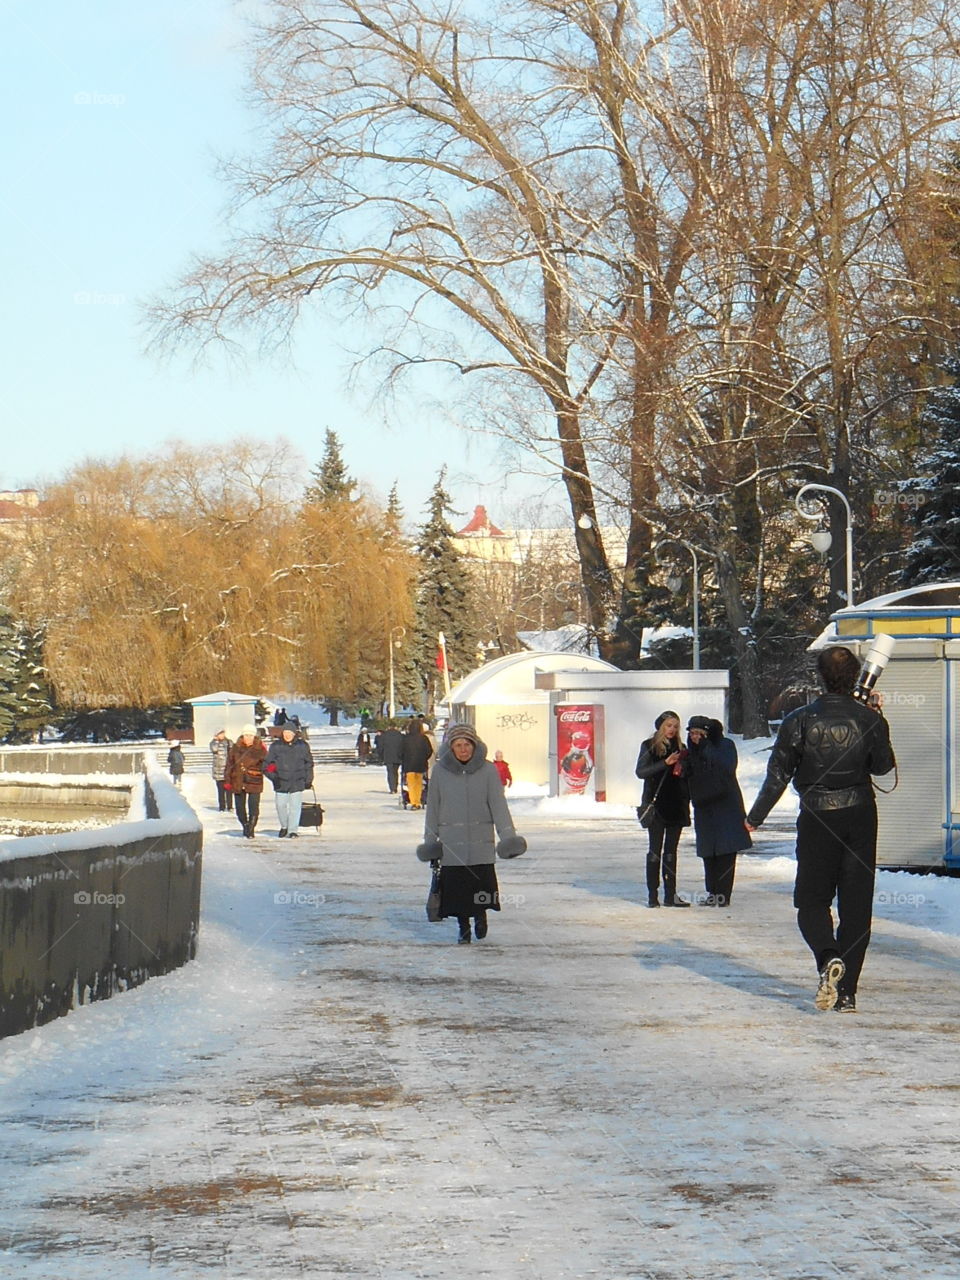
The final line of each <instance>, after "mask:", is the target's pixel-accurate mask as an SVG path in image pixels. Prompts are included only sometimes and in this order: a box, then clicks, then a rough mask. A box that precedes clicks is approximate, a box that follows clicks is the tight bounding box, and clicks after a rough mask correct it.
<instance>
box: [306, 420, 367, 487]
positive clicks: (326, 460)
mask: <svg viewBox="0 0 960 1280" xmlns="http://www.w3.org/2000/svg"><path fill="white" fill-rule="evenodd" d="M310 475H311V483H310V484H309V485H308V486H307V491H306V493H305V494H304V495H303V496H304V501H305V502H315V503H320V504H326V505H329V504H330V503H334V502H350V501H351V497H352V493H353V490H354V488H355V486H356V481H355V480H354V479H353V477H352V476H350V475H348V474H347V468H346V465H345V464H344V461H343V453H342V451H341V447H340V437H339V436H338V435H337V433H336V432H335V431H331V430H330V428H329V427H328V428H327V433H326V436H325V438H324V447H323V457H322V458H321V459H320V462H319V463H318V464H317V466H315V467H314V469H313V471H311V473H310Z"/></svg>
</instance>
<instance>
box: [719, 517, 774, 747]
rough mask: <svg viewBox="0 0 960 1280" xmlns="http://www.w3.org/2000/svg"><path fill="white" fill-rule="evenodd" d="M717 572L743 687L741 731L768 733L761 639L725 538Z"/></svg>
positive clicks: (736, 671) (735, 674) (751, 735)
mask: <svg viewBox="0 0 960 1280" xmlns="http://www.w3.org/2000/svg"><path fill="white" fill-rule="evenodd" d="M716 573H717V586H718V588H719V591H720V599H721V600H722V601H723V609H724V614H725V615H726V619H727V626H728V629H729V632H730V638H731V640H732V642H733V650H734V654H735V655H736V666H735V669H734V671H733V678H734V679H735V680H736V682H737V684H738V686H739V689H740V703H741V707H742V709H743V723H742V724H741V726H740V732H741V733H742V734H743V736H744V737H745V738H762V737H766V735H767V734H768V733H769V732H770V726H769V724H768V723H767V714H766V703H765V700H764V697H763V689H762V685H761V680H760V655H759V652H758V650H757V640H756V636H755V635H754V633H753V627H752V625H751V623H750V616H749V614H748V613H747V610H746V609H745V608H744V604H743V595H742V593H741V590H740V579H739V575H738V573H737V565H736V560H735V558H734V556H733V554H732V551H731V549H730V547H729V545H728V544H727V542H726V540H725V539H724V540H723V541H721V544H720V547H719V549H718V551H717V558H716Z"/></svg>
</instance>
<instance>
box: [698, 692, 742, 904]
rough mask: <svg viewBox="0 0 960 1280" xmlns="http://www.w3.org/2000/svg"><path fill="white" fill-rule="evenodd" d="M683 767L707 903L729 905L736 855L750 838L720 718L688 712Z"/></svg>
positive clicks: (733, 757) (732, 747)
mask: <svg viewBox="0 0 960 1280" xmlns="http://www.w3.org/2000/svg"><path fill="white" fill-rule="evenodd" d="M687 750H688V755H687V758H686V760H685V761H684V770H685V775H686V779H687V787H688V789H689V792H690V800H691V802H692V804H693V827H694V831H695V832H696V836H697V857H698V858H702V859H703V881H704V887H705V888H706V891H707V896H706V899H705V902H706V905H707V906H708V907H728V906H729V905H730V898H731V896H732V894H733V881H734V877H735V875H736V871H737V854H738V853H740V852H741V850H743V849H749V848H750V847H751V846H752V844H753V841H752V840H751V839H750V833H749V832H748V831H747V828H746V826H745V825H744V824H745V821H746V810H745V809H744V806H743V796H742V795H741V794H740V784H739V783H738V782H737V748H736V746H735V745H734V743H733V742H732V741H731V740H730V738H725V737H724V736H723V725H722V724H721V723H720V721H719V720H711V719H709V718H708V717H707V716H691V718H690V721H689V723H688V724H687Z"/></svg>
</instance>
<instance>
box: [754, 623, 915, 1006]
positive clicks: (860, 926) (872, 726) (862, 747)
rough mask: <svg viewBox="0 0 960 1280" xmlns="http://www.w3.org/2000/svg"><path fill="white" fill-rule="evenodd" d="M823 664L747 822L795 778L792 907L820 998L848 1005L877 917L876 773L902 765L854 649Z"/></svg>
mask: <svg viewBox="0 0 960 1280" xmlns="http://www.w3.org/2000/svg"><path fill="white" fill-rule="evenodd" d="M817 670H818V671H819V673H820V678H821V679H822V681H823V683H824V686H825V688H826V693H824V694H823V695H822V696H821V697H819V698H817V700H816V701H815V702H811V703H810V705H809V706H806V707H801V708H800V709H799V710H797V711H794V712H791V714H790V715H788V716H787V717H786V718H785V719H784V721H783V723H782V724H781V726H780V732H779V733H778V734H777V740H776V742H775V743H774V745H773V751H772V752H771V755H770V763H769V765H768V766H767V776H766V778H765V780H764V783H763V786H762V788H761V789H760V794H759V795H758V796H757V798H756V800H755V801H754V804H753V807H752V808H751V810H750V812H749V813H748V814H747V823H746V825H747V830H748V831H754V830H756V828H757V827H759V826H760V824H761V823H762V822H763V821H764V819H765V818H766V816H767V814H768V813H769V812H770V810H771V809H772V808H773V806H774V805H775V804H776V803H777V801H778V800H779V799H780V797H781V795H783V792H784V789H785V788H786V786H787V783H788V782H790V780H791V779H792V780H793V785H794V787H795V788H796V790H797V791H798V792H799V795H800V814H799V817H798V818H797V880H796V886H795V888H794V895H793V905H794V906H795V907H796V909H797V925H798V927H799V929H800V932H801V934H802V935H803V939H804V941H805V942H806V944H807V946H808V947H809V948H810V950H811V951H812V952H813V954H814V958H815V959H816V962H817V970H818V973H819V986H818V988H817V994H816V997H815V1000H814V1003H815V1004H816V1006H817V1008H818V1009H834V1008H836V1009H839V1010H845V1011H852V1010H854V1009H855V1008H856V996H857V982H858V981H859V978H860V970H861V969H862V968H863V961H864V957H865V956H866V953H867V945H868V943H869V942H870V923H871V919H872V915H873V883H874V876H875V873H876V865H877V805H876V801H875V799H874V794H873V783H872V782H871V774H878V775H879V774H884V773H889V772H890V770H891V769H893V768H894V767H895V765H896V761H895V759H894V756H893V748H892V747H891V745H890V729H889V726H888V725H887V722H886V720H885V719H884V717H883V715H882V713H881V710H880V705H881V702H882V700H881V699H879V698H878V700H877V702H876V704H874V705H870V706H868V705H867V704H866V703H864V702H860V701H858V700H857V699H856V698H854V697H853V696H852V695H853V690H854V687H855V685H856V682H857V676H858V675H859V673H860V663H859V661H858V660H857V658H856V657H855V655H854V654H853V653H851V652H850V650H849V649H847V648H845V647H844V646H843V645H835V646H833V647H832V648H830V649H823V650H821V652H820V654H819V655H818V657H817ZM875 696H876V695H875ZM834 897H836V899H837V915H838V917H839V924H838V926H837V931H836V934H834V928H833V916H832V914H831V905H832V903H833V899H834Z"/></svg>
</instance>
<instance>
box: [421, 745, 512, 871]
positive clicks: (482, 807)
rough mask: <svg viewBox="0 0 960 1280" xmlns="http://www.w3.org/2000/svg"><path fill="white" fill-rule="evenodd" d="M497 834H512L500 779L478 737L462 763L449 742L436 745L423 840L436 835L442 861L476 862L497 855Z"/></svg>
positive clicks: (467, 864)
mask: <svg viewBox="0 0 960 1280" xmlns="http://www.w3.org/2000/svg"><path fill="white" fill-rule="evenodd" d="M495 830H496V835H498V836H499V837H500V839H501V840H503V839H506V838H508V837H512V836H515V835H516V830H515V828H514V825H513V818H512V817H511V816H510V810H509V808H508V807H507V801H506V799H505V797H504V794H503V783H502V782H501V781H500V775H499V774H498V773H497V771H496V769H495V768H494V767H493V765H492V764H491V763H490V761H489V760H487V748H486V746H485V745H484V744H483V743H482V742H478V743H477V744H476V746H475V747H474V751H473V755H472V756H471V757H470V759H469V760H468V761H467V763H466V764H461V763H460V761H459V760H458V759H457V757H456V756H455V755H454V754H453V752H452V751H451V749H450V747H449V746H448V745H446V744H445V745H444V746H442V747H441V748H440V751H439V752H438V754H437V764H436V767H435V769H434V770H433V773H432V774H431V775H430V787H429V790H428V791H427V809H426V815H425V820H424V837H423V838H424V843H425V844H432V843H433V842H435V841H437V840H439V841H440V844H441V845H442V847H443V856H442V858H441V859H440V862H441V865H442V866H444V867H476V866H480V865H481V864H483V863H490V862H493V861H494V860H495V857H496V853H495V850H496V836H495V835H494V831H495Z"/></svg>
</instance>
